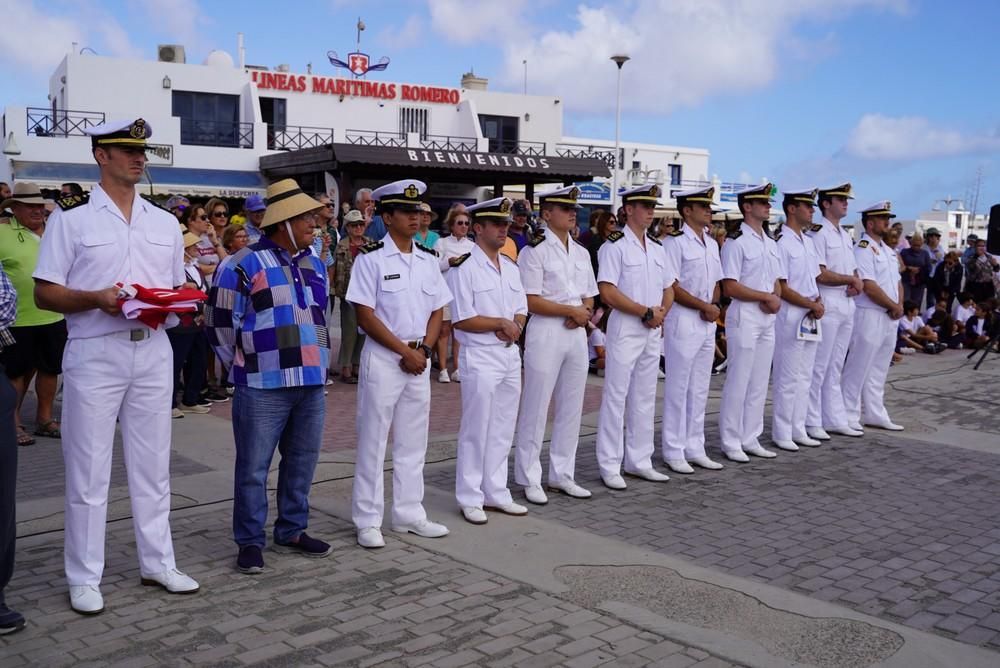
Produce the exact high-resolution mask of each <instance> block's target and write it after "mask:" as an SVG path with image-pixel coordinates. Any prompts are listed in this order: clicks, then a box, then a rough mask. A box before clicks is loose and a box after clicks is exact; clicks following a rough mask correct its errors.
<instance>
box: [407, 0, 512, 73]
mask: <svg viewBox="0 0 1000 668" xmlns="http://www.w3.org/2000/svg"><path fill="white" fill-rule="evenodd" d="M527 4H528V3H527V1H526V0H506V2H500V1H499V0H428V2H427V5H428V9H429V10H430V17H431V25H432V26H433V28H434V30H435V31H437V32H438V33H439V34H440V35H441V36H442V37H444V38H445V39H446V40H447V41H449V42H452V43H454V44H462V45H469V44H473V43H475V42H476V41H477V40H479V39H482V38H490V40H491V42H493V43H495V42H497V41H499V40H498V38H503V37H504V36H509V35H516V34H518V32H519V30H520V27H519V26H520V25H521V21H520V15H521V12H522V11H523V9H524V8H525V7H526V6H527ZM518 62H520V61H518Z"/></svg>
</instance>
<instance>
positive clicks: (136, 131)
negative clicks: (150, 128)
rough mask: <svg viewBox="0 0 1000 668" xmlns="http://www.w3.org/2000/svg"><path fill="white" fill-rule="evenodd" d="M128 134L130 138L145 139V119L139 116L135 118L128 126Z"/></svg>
mask: <svg viewBox="0 0 1000 668" xmlns="http://www.w3.org/2000/svg"><path fill="white" fill-rule="evenodd" d="M129 135H130V136H131V137H132V139H145V138H146V121H144V120H143V119H141V118H139V119H136V121H135V123H133V124H132V127H131V128H129Z"/></svg>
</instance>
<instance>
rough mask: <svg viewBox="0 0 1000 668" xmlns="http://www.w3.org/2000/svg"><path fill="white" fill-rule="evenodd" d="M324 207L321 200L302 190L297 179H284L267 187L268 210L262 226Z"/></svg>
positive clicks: (261, 223)
mask: <svg viewBox="0 0 1000 668" xmlns="http://www.w3.org/2000/svg"><path fill="white" fill-rule="evenodd" d="M322 208H323V204H322V203H321V202H319V201H317V200H316V199H314V198H313V197H310V196H309V195H307V194H305V193H304V192H302V188H300V187H299V184H298V183H296V182H295V179H282V180H281V181H278V182H276V183H272V184H271V185H269V186H268V187H267V210H265V211H264V220H262V221H260V227H261V228H265V227H268V226H269V225H274V224H276V223H280V222H283V221H286V220H289V219H291V218H295V217H296V216H301V215H302V214H304V213H309V212H310V211H315V210H316V209H322Z"/></svg>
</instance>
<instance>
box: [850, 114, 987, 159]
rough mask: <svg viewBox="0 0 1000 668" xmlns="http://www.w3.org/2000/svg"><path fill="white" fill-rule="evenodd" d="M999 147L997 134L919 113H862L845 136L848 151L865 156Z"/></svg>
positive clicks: (954, 152)
mask: <svg viewBox="0 0 1000 668" xmlns="http://www.w3.org/2000/svg"><path fill="white" fill-rule="evenodd" d="M990 151H1000V136H997V135H996V134H986V133H983V134H967V133H963V132H961V131H960V130H955V129H952V128H946V127H940V126H936V125H934V124H933V123H932V122H931V121H929V120H928V119H926V118H923V117H921V116H899V117H892V116H883V115H881V114H865V115H864V116H862V117H861V120H859V121H858V124H857V125H856V126H855V127H854V129H853V130H852V131H851V134H850V135H849V136H848V139H847V143H846V144H845V146H844V152H845V153H846V154H847V155H850V156H853V157H856V158H862V159H865V160H919V159H926V158H939V157H945V156H953V155H965V154H971V153H984V152H990Z"/></svg>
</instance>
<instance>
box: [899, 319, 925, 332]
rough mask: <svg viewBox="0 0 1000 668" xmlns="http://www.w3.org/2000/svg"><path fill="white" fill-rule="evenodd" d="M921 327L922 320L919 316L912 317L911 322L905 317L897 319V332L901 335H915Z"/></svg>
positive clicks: (922, 324)
mask: <svg viewBox="0 0 1000 668" xmlns="http://www.w3.org/2000/svg"><path fill="white" fill-rule="evenodd" d="M923 326H924V320H923V318H921V317H920V316H919V315H915V316H913V320H910V319H909V318H907V317H906V316H905V315H904V316H903V317H902V318H900V319H899V331H900V333H902V334H915V333H916V332H917V330H919V329H920V328H921V327H923Z"/></svg>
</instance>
